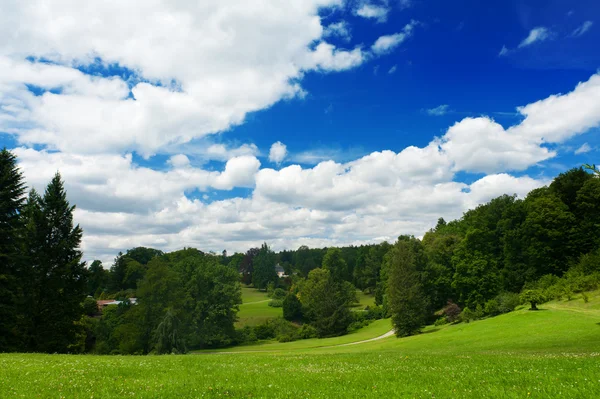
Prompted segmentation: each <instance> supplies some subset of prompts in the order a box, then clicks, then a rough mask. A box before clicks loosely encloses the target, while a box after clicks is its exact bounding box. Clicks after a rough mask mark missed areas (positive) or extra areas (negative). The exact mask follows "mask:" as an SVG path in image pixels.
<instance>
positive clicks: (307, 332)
mask: <svg viewBox="0 0 600 399" xmlns="http://www.w3.org/2000/svg"><path fill="white" fill-rule="evenodd" d="M297 336H298V338H299V339H310V338H317V336H318V332H317V329H316V328H314V327H313V326H311V325H310V324H303V325H302V327H300V329H299V330H298V332H297Z"/></svg>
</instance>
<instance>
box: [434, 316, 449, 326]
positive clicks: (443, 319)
mask: <svg viewBox="0 0 600 399" xmlns="http://www.w3.org/2000/svg"><path fill="white" fill-rule="evenodd" d="M444 324H448V318H447V317H446V316H442V317H440V318H439V319H437V320H436V321H435V323H433V325H434V326H443V325H444Z"/></svg>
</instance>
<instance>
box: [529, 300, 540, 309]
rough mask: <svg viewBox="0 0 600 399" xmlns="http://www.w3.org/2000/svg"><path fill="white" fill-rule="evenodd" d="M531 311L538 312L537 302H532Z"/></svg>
mask: <svg viewBox="0 0 600 399" xmlns="http://www.w3.org/2000/svg"><path fill="white" fill-rule="evenodd" d="M529 310H538V308H537V303H536V302H531V308H529Z"/></svg>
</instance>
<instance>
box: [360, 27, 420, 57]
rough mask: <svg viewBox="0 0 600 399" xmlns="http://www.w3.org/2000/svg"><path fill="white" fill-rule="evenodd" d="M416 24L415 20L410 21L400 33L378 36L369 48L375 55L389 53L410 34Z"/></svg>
mask: <svg viewBox="0 0 600 399" xmlns="http://www.w3.org/2000/svg"><path fill="white" fill-rule="evenodd" d="M417 24H418V22H417V21H411V22H410V23H409V24H407V25H406V26H405V27H404V28H403V29H402V32H400V33H395V34H393V35H385V36H380V37H379V38H378V39H377V40H376V41H375V43H374V44H373V45H372V46H371V50H372V51H373V53H375V54H376V55H381V54H385V53H389V52H390V51H392V50H393V49H394V48H396V47H398V46H399V45H400V44H401V43H402V42H404V41H405V40H406V39H408V38H409V37H410V36H411V35H412V33H413V30H414V28H415V26H416V25H417Z"/></svg>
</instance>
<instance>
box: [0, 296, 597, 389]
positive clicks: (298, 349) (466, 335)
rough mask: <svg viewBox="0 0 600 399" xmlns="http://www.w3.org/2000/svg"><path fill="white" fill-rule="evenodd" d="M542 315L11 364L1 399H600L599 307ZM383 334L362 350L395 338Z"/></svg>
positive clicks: (5, 361)
mask: <svg viewBox="0 0 600 399" xmlns="http://www.w3.org/2000/svg"><path fill="white" fill-rule="evenodd" d="M540 308H541V309H543V310H540V311H538V312H531V311H527V310H525V309H521V310H518V311H516V312H513V313H510V314H507V315H503V316H499V317H495V318H490V319H485V320H480V321H475V322H472V323H469V324H458V325H450V326H442V327H428V328H427V329H426V330H425V333H424V334H421V335H418V336H414V337H410V338H402V339H397V338H395V337H390V338H385V339H381V340H377V341H372V342H368V343H364V344H358V345H352V346H331V345H335V343H334V342H337V343H339V342H342V340H343V339H345V337H339V338H332V339H330V340H331V341H327V340H321V341H322V342H321V344H320V345H319V346H318V347H315V346H314V345H312V344H310V343H309V344H307V342H309V341H297V342H291V343H286V344H267V345H273V346H267V345H256V346H254V349H255V350H262V351H265V350H269V352H261V353H212V354H207V353H204V354H190V355H178V356H175V355H171V356H156V357H153V356H148V357H136V356H132V357H124V356H105V357H102V356H89V355H82V356H67V355H39V354H4V355H0V397H2V398H5V397H6V398H11V397H25V398H30V397H42V398H50V397H51V398H59V397H65V398H84V397H88V398H89V397H94V398H113V397H119V398H120V397H136V398H157V397H160V398H198V397H215V398H216V397H244V398H248V397H268V398H289V397H294V398H307V397H310V398H325V397H332V398H365V397H380V398H400V397H410V398H432V397H434V398H463V397H468V398H490V397H494V398H554V397H564V398H598V397H600V295H598V293H596V294H595V295H594V296H592V297H591V298H590V303H588V304H584V303H583V301H582V300H581V299H580V298H577V299H574V300H573V301H570V302H566V301H562V302H554V303H550V304H545V305H541V306H540ZM377 323H378V324H372V325H371V326H369V327H368V329H371V330H370V331H367V329H364V330H361V331H360V332H357V333H355V334H356V335H355V336H354V339H358V340H362V337H364V336H367V335H369V336H374V335H377V334H378V333H379V332H380V331H383V330H386V329H387V327H388V325H384V324H383V321H380V322H377ZM388 323H389V321H388ZM379 328H380V329H381V330H378V331H376V329H379ZM359 334H362V337H360V339H359ZM351 336H352V335H349V336H348V337H351ZM336 340H337V341H336ZM327 342H329V343H330V344H331V345H322V344H323V343H327ZM275 345H276V346H275ZM268 348H270V349H268ZM251 349H252V347H244V350H251Z"/></svg>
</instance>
